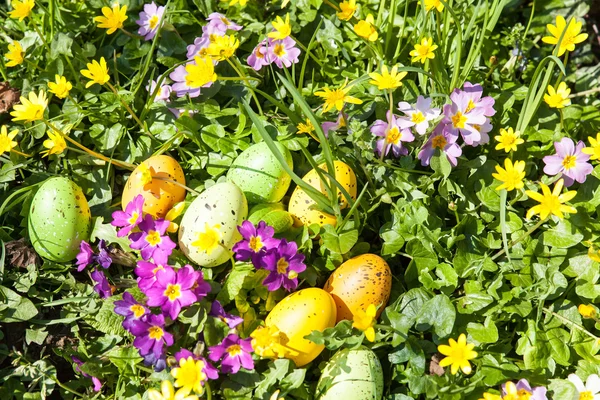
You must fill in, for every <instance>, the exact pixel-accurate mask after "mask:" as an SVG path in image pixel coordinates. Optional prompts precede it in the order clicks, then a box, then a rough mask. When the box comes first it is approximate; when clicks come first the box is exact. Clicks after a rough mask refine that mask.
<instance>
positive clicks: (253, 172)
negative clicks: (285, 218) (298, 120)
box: [227, 142, 294, 203]
mask: <svg viewBox="0 0 600 400" xmlns="http://www.w3.org/2000/svg"><path fill="white" fill-rule="evenodd" d="M275 146H277V149H279V152H280V153H281V154H282V155H283V157H284V158H285V161H286V163H287V165H288V166H289V167H290V168H292V169H293V168H294V163H293V161H292V155H291V153H290V151H289V150H288V149H287V148H286V147H285V146H283V145H282V144H281V143H278V142H275ZM227 179H229V180H230V181H232V182H233V183H235V184H236V185H237V186H238V187H239V188H240V189H242V191H243V192H244V194H245V195H246V199H247V200H248V202H249V203H277V202H278V201H280V200H281V199H282V198H283V196H284V195H285V192H287V190H288V188H289V187H290V183H291V182H292V178H291V177H290V176H289V175H288V173H287V172H285V170H284V169H283V167H282V166H281V164H280V163H279V161H277V158H275V156H274V155H273V153H272V152H271V150H270V149H269V146H267V144H266V143H265V142H260V143H256V144H254V145H252V146H250V147H248V148H247V149H246V150H244V151H243V152H242V154H240V155H239V156H238V157H237V158H236V159H235V161H234V162H233V164H232V165H231V168H229V172H228V173H227Z"/></svg>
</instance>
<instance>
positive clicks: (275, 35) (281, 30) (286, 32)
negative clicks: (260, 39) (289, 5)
mask: <svg viewBox="0 0 600 400" xmlns="http://www.w3.org/2000/svg"><path fill="white" fill-rule="evenodd" d="M272 24H273V29H275V30H274V31H273V32H269V34H268V35H267V36H268V37H270V38H271V39H275V40H283V39H285V38H286V37H288V36H290V35H291V34H292V25H291V24H290V14H286V15H285V22H284V21H283V19H281V17H280V16H279V15H278V16H277V18H276V19H275V21H273V22H272Z"/></svg>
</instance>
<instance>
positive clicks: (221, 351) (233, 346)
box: [208, 334, 254, 374]
mask: <svg viewBox="0 0 600 400" xmlns="http://www.w3.org/2000/svg"><path fill="white" fill-rule="evenodd" d="M251 342H252V339H250V338H248V339H240V337H239V336H238V335H236V334H229V335H228V336H227V337H226V338H225V339H224V340H223V342H222V343H221V344H219V345H217V346H212V347H209V349H208V350H209V352H210V353H209V355H208V358H209V359H210V360H212V361H219V360H220V359H223V361H222V362H221V371H223V372H224V373H226V374H237V373H238V371H239V370H240V367H244V368H245V369H247V370H253V369H254V361H253V360H252V355H251V354H250V353H251V352H252V351H253V349H252V344H251Z"/></svg>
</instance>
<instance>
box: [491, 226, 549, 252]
mask: <svg viewBox="0 0 600 400" xmlns="http://www.w3.org/2000/svg"><path fill="white" fill-rule="evenodd" d="M544 222H546V220H545V219H540V220H539V221H538V223H537V224H535V225H534V226H532V227H531V228H530V229H529V230H528V231H527V232H525V234H524V235H523V236H521V237H520V238H518V239H516V240H513V241H512V242H510V243H509V245H508V248H509V249H510V248H511V247H513V246H514V245H516V244H517V243H520V242H521V241H522V240H523V239H525V238H527V237H528V236H529V235H531V234H532V233H533V232H534V231H535V230H536V229H537V228H539V227H540V226H542V224H543V223H544ZM505 251H506V250H505V249H502V250H500V251H499V252H498V253H496V254H495V255H494V256H493V257H492V261H494V260H495V259H497V258H498V257H500V256H501V255H502V254H504V252H505Z"/></svg>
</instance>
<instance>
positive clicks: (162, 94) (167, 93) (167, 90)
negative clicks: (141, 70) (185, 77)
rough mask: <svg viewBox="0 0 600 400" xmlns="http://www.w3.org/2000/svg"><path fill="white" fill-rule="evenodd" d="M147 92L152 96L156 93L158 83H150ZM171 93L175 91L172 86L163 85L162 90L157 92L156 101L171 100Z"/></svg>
mask: <svg viewBox="0 0 600 400" xmlns="http://www.w3.org/2000/svg"><path fill="white" fill-rule="evenodd" d="M146 90H147V91H148V93H149V94H150V95H152V93H154V91H155V90H156V82H155V81H150V84H149V85H148V86H146ZM171 92H173V89H172V88H171V86H169V85H165V84H162V85H161V86H160V89H159V90H158V91H157V92H156V96H155V97H154V101H159V100H162V101H168V100H169V98H170V97H171Z"/></svg>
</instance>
